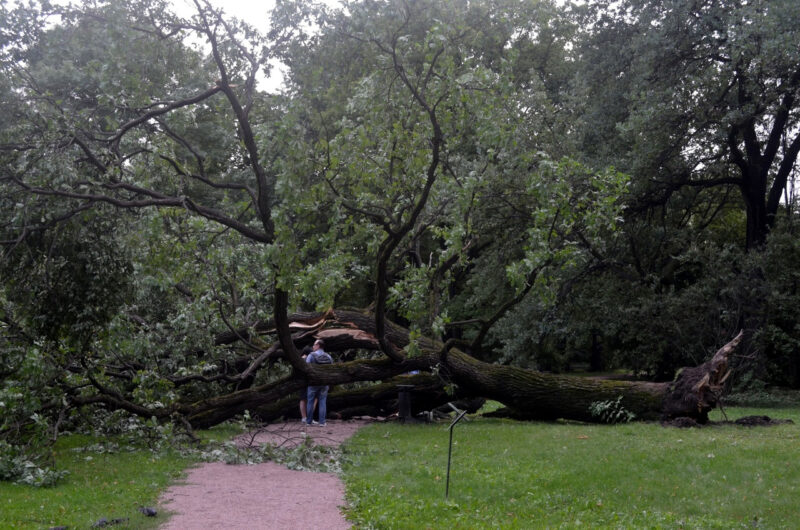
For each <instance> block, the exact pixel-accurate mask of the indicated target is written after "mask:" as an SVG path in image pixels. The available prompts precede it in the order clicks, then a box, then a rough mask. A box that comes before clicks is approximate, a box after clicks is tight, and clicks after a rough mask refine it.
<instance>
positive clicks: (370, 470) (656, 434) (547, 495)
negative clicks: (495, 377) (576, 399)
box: [345, 409, 800, 529]
mask: <svg viewBox="0 0 800 530" xmlns="http://www.w3.org/2000/svg"><path fill="white" fill-rule="evenodd" d="M727 414H728V417H729V418H730V419H735V418H738V417H741V416H745V415H752V414H766V415H769V416H772V417H779V418H790V419H793V420H794V421H795V422H796V424H795V425H781V426H776V427H757V428H745V427H735V426H718V427H710V428H705V429H675V428H664V427H661V426H660V425H657V424H639V423H633V424H625V425H616V426H602V425H585V424H577V423H520V422H513V421H507V420H496V419H482V418H477V419H474V420H473V421H470V422H462V423H460V424H458V425H457V426H456V427H455V431H454V445H453V456H452V465H451V475H450V496H449V499H448V500H445V481H446V471H447V449H448V431H447V424H435V425H396V424H394V425H386V424H375V425H372V426H370V427H367V428H365V429H363V430H361V431H360V432H359V433H358V434H357V435H356V436H355V437H354V438H353V439H352V440H351V442H350V443H349V445H348V446H347V451H346V453H347V456H348V457H349V459H350V460H351V461H352V463H351V464H349V465H347V466H346V467H345V483H346V487H347V496H348V500H349V502H350V504H351V508H350V509H349V517H350V518H351V519H352V521H353V522H354V523H355V524H356V525H357V526H358V527H359V528H448V529H449V528H574V527H576V526H585V527H588V528H703V529H705V528H737V527H749V528H753V527H754V526H755V527H760V528H796V527H797V518H798V500H797V499H800V465H798V463H797V454H798V448H799V447H800V409H781V410H779V411H776V410H759V409H729V410H727ZM713 419H721V417H719V416H716V417H714V418H713Z"/></svg>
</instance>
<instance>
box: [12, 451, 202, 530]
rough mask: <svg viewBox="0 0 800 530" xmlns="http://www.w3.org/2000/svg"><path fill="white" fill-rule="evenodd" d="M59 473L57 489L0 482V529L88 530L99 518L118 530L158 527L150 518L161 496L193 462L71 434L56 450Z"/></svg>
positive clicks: (170, 453) (175, 454) (158, 519)
mask: <svg viewBox="0 0 800 530" xmlns="http://www.w3.org/2000/svg"><path fill="white" fill-rule="evenodd" d="M54 458H55V461H56V465H57V467H58V469H59V470H63V471H68V472H69V473H68V474H66V475H65V476H64V477H63V478H62V479H61V480H60V481H59V482H58V483H57V485H55V486H54V487H50V488H36V487H33V486H30V485H23V484H13V483H10V482H0V528H49V527H53V526H66V527H68V528H89V527H91V526H92V525H93V524H95V523H97V522H98V521H100V520H101V519H106V520H107V521H112V520H114V519H117V520H121V521H124V522H123V523H121V524H119V525H115V526H114V528H156V527H157V526H158V524H160V523H161V522H163V521H164V517H161V516H158V515H157V516H156V517H147V516H145V515H144V514H143V513H141V512H140V511H139V508H145V507H153V506H155V503H156V500H157V498H158V495H159V493H160V492H161V491H162V490H163V489H164V488H166V487H167V485H168V484H169V483H170V482H171V481H173V480H175V479H176V478H178V477H179V476H181V473H182V471H183V470H184V469H185V468H186V466H188V465H189V464H190V463H191V462H192V460H191V459H189V458H187V457H185V456H182V455H181V454H179V453H178V452H176V451H160V452H153V451H149V450H144V449H141V448H139V449H132V448H129V447H125V446H119V445H117V444H115V443H113V442H109V441H108V440H101V439H98V438H90V437H87V436H83V435H72V436H67V437H64V438H61V439H59V441H58V442H57V443H56V445H55V447H54Z"/></svg>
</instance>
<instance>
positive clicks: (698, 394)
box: [176, 311, 741, 427]
mask: <svg viewBox="0 0 800 530" xmlns="http://www.w3.org/2000/svg"><path fill="white" fill-rule="evenodd" d="M312 321H313V322H314V325H315V328H316V329H317V331H316V333H315V334H314V336H315V337H317V338H323V339H325V342H326V345H327V347H326V349H328V350H329V351H333V352H336V351H343V350H346V349H351V348H360V349H365V350H375V351H377V350H378V349H379V345H378V342H377V339H376V338H375V335H374V334H373V333H374V319H373V318H372V317H371V315H366V314H362V313H358V312H353V311H332V312H330V313H328V314H326V315H322V316H320V315H314V316H309V315H302V316H295V317H293V318H292V323H293V324H292V325H293V326H296V329H300V328H302V326H307V324H306V323H307V322H312ZM385 336H386V339H387V340H388V341H390V342H391V343H392V344H393V345H394V346H395V347H396V348H397V349H398V351H399V350H402V349H403V348H404V347H406V346H407V345H408V343H409V335H408V332H407V330H405V329H403V328H400V327H398V326H387V330H386V335H385ZM740 340H741V333H740V334H739V335H738V336H737V337H736V338H735V339H733V340H732V341H731V342H730V343H728V344H727V345H725V346H724V347H723V348H722V349H720V350H719V351H718V352H717V353H716V355H715V356H714V357H713V359H711V360H710V361H708V362H707V363H704V364H702V365H700V366H698V367H694V368H686V369H684V370H682V371H681V373H680V375H679V376H678V378H677V379H676V381H675V382H673V383H647V382H631V381H613V380H598V379H590V378H584V377H573V376H565V375H552V374H545V373H541V372H536V371H533V370H527V369H523V368H517V367H513V366H502V365H496V364H488V363H485V362H481V361H478V360H477V359H475V358H473V357H471V356H469V355H467V354H465V353H464V352H461V351H459V350H458V349H449V350H448V349H446V348H445V347H444V345H443V344H442V343H441V342H437V341H432V340H430V339H421V340H418V342H417V346H418V349H419V351H420V353H419V355H416V356H414V357H412V358H406V359H405V360H403V361H401V362H394V361H392V360H390V359H388V358H385V359H381V360H374V359H371V360H357V361H351V362H345V363H335V364H333V365H326V366H320V367H317V366H314V367H313V368H312V369H310V370H309V372H308V374H299V373H295V374H293V375H292V376H289V377H287V378H285V379H282V380H280V381H276V382H273V383H270V384H268V385H263V386H259V387H253V388H249V389H246V390H241V391H239V392H234V393H231V394H228V395H224V396H219V397H214V398H209V399H204V400H202V401H199V402H195V403H191V404H184V405H181V406H180V408H179V410H177V411H176V412H179V413H181V414H183V415H184V416H185V417H186V418H187V419H188V420H189V422H190V423H191V424H192V425H194V426H196V427H208V426H211V425H214V424H217V423H220V422H221V421H224V420H226V419H229V418H231V417H234V416H235V415H237V414H240V413H242V412H243V411H245V410H249V411H250V412H251V413H253V414H255V415H257V416H259V417H261V418H262V419H265V420H271V419H274V418H277V417H280V416H290V415H293V414H295V410H296V408H297V394H298V391H300V389H301V388H303V387H304V386H306V385H307V384H327V385H343V384H347V383H354V382H359V381H383V384H380V385H375V386H373V387H369V388H365V389H364V388H362V389H359V390H355V391H345V390H340V391H335V392H333V393H332V394H331V396H330V405H329V409H330V410H331V411H336V410H337V409H340V410H341V409H350V408H353V407H360V406H364V405H371V406H375V404H376V403H384V404H385V403H391V400H392V399H394V398H395V397H396V393H397V386H398V385H400V384H413V385H414V390H413V391H412V393H413V395H414V396H415V398H414V399H415V400H416V402H417V403H418V404H420V405H421V404H424V406H429V407H430V408H434V407H435V406H439V405H441V404H442V403H446V402H447V401H448V399H453V398H450V397H448V395H447V394H446V393H445V392H444V388H445V387H451V386H452V385H455V388H457V392H458V396H459V397H484V398H488V399H494V400H497V401H499V402H501V403H503V404H504V405H506V406H507V407H508V408H509V409H510V412H511V414H512V415H513V416H515V417H518V418H522V419H557V418H564V419H571V420H579V421H588V422H596V421H599V419H598V418H597V417H594V416H593V415H592V414H591V412H590V406H591V404H592V403H594V402H598V401H613V400H616V399H618V398H620V397H621V402H620V404H621V405H622V407H624V408H625V409H626V410H627V411H630V412H633V413H634V414H635V415H636V418H637V419H641V420H658V419H671V418H675V417H683V416H686V417H690V418H692V419H694V420H695V421H698V422H700V423H704V422H705V421H707V419H708V412H709V411H710V410H711V409H713V408H714V407H715V406H716V403H717V400H718V398H719V393H720V390H721V385H722V383H723V382H724V381H725V379H726V378H727V376H728V373H729V371H728V357H729V355H730V354H731V352H732V351H733V350H734V348H735V347H736V345H737V344H738V343H739V341H740ZM412 370H421V371H426V372H431V373H432V374H436V375H431V376H421V377H413V378H412V377H408V376H403V377H397V376H401V375H402V374H405V373H407V372H409V371H412ZM383 406H384V407H386V406H387V405H383Z"/></svg>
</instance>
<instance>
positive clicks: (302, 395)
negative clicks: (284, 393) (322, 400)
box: [297, 386, 308, 401]
mask: <svg viewBox="0 0 800 530" xmlns="http://www.w3.org/2000/svg"><path fill="white" fill-rule="evenodd" d="M297 397H299V398H300V401H305V400H306V398H307V397H308V387H307V386H304V387H303V388H302V389H300V393H299V394H298V396H297Z"/></svg>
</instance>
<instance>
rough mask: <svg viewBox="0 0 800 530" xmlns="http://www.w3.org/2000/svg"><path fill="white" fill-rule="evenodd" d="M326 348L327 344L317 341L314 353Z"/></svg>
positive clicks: (320, 340)
mask: <svg viewBox="0 0 800 530" xmlns="http://www.w3.org/2000/svg"><path fill="white" fill-rule="evenodd" d="M324 348H325V343H324V342H322V339H317V340H315V341H314V351H317V350H322V349H324Z"/></svg>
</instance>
